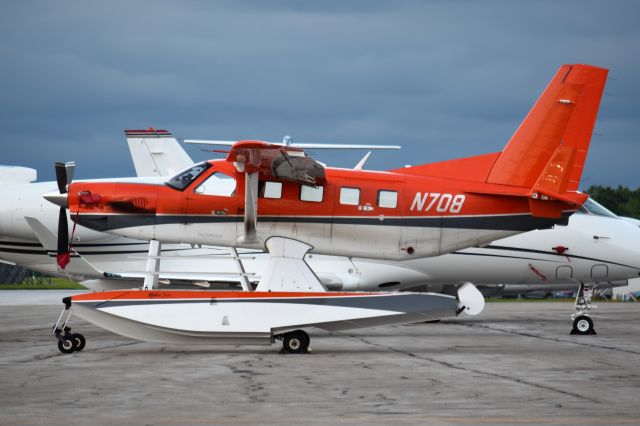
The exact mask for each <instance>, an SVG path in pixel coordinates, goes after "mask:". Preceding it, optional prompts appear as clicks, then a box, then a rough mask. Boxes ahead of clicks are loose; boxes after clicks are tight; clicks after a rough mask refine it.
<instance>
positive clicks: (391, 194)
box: [378, 190, 398, 209]
mask: <svg viewBox="0 0 640 426" xmlns="http://www.w3.org/2000/svg"><path fill="white" fill-rule="evenodd" d="M378 207H385V208H388V209H395V208H396V207H398V193H397V192H396V191H384V190H382V191H378Z"/></svg>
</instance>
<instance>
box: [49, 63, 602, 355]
mask: <svg viewBox="0 0 640 426" xmlns="http://www.w3.org/2000/svg"><path fill="white" fill-rule="evenodd" d="M606 76H607V70H606V69H602V68H597V67H593V66H589V65H564V66H562V67H561V68H560V69H559V70H558V72H557V73H556V75H555V76H554V78H553V79H552V80H551V82H550V83H549V85H548V86H547V88H546V89H545V91H544V92H543V94H542V95H541V97H540V98H539V99H538V101H537V102H536V104H535V105H534V107H533V109H532V110H531V111H530V112H529V114H528V115H527V117H526V118H525V120H524V121H523V122H522V124H521V125H520V127H519V128H518V129H517V131H516V132H515V134H514V135H513V137H512V138H511V140H510V141H509V143H508V144H507V146H506V147H505V148H504V150H503V151H501V152H498V153H492V154H485V155H480V156H476V157H469V158H463V159H458V160H452V161H444V162H439V163H432V164H425V165H421V166H415V167H407V168H402V169H396V170H389V171H364V170H351V169H348V170H347V169H339V168H330V167H325V166H324V165H323V164H321V163H319V162H317V161H316V160H314V159H313V158H311V157H310V156H308V155H307V154H306V153H305V151H304V148H310V147H309V146H307V147H302V146H295V145H293V144H285V143H283V144H276V143H268V142H263V141H254V140H248V141H239V142H233V143H230V144H229V145H230V147H229V151H227V156H226V158H225V159H222V160H211V161H206V162H203V163H199V164H196V165H194V166H192V167H189V168H188V169H186V170H184V171H182V172H180V173H178V174H177V175H176V176H175V177H173V178H171V179H169V180H168V181H167V182H166V183H165V184H164V185H158V184H131V183H122V182H99V183H96V182H77V183H71V179H70V177H69V176H70V175H71V174H72V170H73V167H72V166H69V165H65V164H62V163H57V164H56V176H57V180H58V187H59V193H51V194H47V195H45V198H46V199H48V200H49V201H52V202H54V203H56V204H58V205H60V206H61V210H60V226H61V227H62V228H66V226H67V222H66V212H65V208H68V209H69V214H70V216H71V218H72V220H74V221H75V222H76V223H78V224H80V225H83V226H85V227H87V228H91V229H94V230H97V231H103V232H110V233H113V234H116V235H122V236H125V237H131V238H139V239H146V240H150V241H151V242H150V246H149V247H150V248H149V258H148V263H147V272H148V277H146V278H145V284H144V287H143V289H142V290H139V291H128V292H127V291H125V292H122V291H114V292H104V293H96V294H90V295H80V296H73V297H71V298H67V299H65V306H66V307H67V308H68V307H71V306H74V307H75V310H76V312H77V314H78V315H79V316H80V317H82V318H84V319H86V320H88V321H90V322H93V323H94V324H96V325H98V326H101V327H104V328H106V329H108V330H112V331H114V332H116V333H119V334H123V335H125V336H130V337H133V338H136V339H140V340H146V341H157V342H167V343H180V342H185V341H189V342H194V341H200V342H203V343H206V342H211V341H218V342H221V343H239V342H240V341H244V342H251V343H253V342H254V341H255V339H257V340H260V339H261V338H262V339H264V340H266V341H267V342H271V341H272V339H275V338H282V339H283V342H284V350H285V351H286V352H297V351H301V352H304V351H306V349H307V347H308V345H309V337H308V335H307V334H306V332H304V331H303V330H302V328H308V327H318V328H326V329H330V330H342V329H350V328H361V327H369V326H373V325H383V324H398V323H407V322H415V321H419V320H421V319H436V318H442V317H446V316H455V315H457V314H459V313H461V312H464V311H467V313H470V314H476V313H478V312H480V311H481V310H482V308H483V306H484V299H483V298H482V296H481V294H480V293H479V292H478V290H477V289H476V288H475V287H474V286H473V285H472V284H471V283H469V284H468V285H466V286H464V287H462V288H461V289H460V290H459V291H458V300H456V299H455V298H453V297H451V296H446V295H439V294H430V293H426V294H425V293H358V292H344V293H333V292H327V291H326V289H325V288H324V287H323V286H322V284H321V283H320V281H319V280H318V278H317V277H316V276H315V274H314V273H313V271H312V270H311V269H310V268H309V266H308V265H307V264H306V262H305V261H304V256H305V255H306V254H307V253H308V252H312V253H318V254H332V255H339V256H347V257H355V256H357V257H364V258H372V259H384V260H406V259H418V258H426V257H430V256H437V255H440V254H444V253H449V252H452V251H455V250H459V249H463V248H467V247H472V246H480V245H484V244H488V243H489V242H491V241H494V240H496V239H500V238H504V237H507V236H510V235H515V234H518V233H522V232H527V231H530V230H533V229H540V228H549V227H551V226H553V225H554V224H566V223H567V220H568V217H569V215H571V214H572V213H573V212H575V211H576V210H577V209H579V208H580V207H581V206H582V204H583V203H584V202H585V201H586V199H587V198H588V196H587V195H586V194H582V193H580V192H578V185H579V181H580V177H581V174H582V169H583V165H584V162H585V159H586V154H587V151H588V148H589V143H590V140H591V134H592V131H593V127H594V123H595V119H596V116H597V111H598V107H599V104H600V99H601V97H602V92H603V90H604V85H605V81H606ZM212 179H215V180H216V181H217V184H211V182H212V181H211V180H212ZM220 181H225V182H227V184H226V185H219V182H220ZM221 188H222V190H221ZM58 235H59V236H62V237H59V238H60V240H59V247H58V260H59V263H60V265H61V266H64V264H65V263H66V262H68V259H69V256H70V248H69V240H68V231H66V229H60V230H59V232H58ZM161 242H168V243H191V244H208V245H217V246H228V247H231V248H232V253H236V252H235V249H236V248H254V249H266V250H267V251H268V253H269V261H268V262H267V266H266V268H265V271H264V272H263V273H262V274H261V279H260V282H259V284H258V286H257V288H256V290H255V291H254V292H251V291H250V290H251V288H250V287H249V284H248V280H247V279H246V273H245V272H244V271H243V270H242V266H241V265H239V274H240V275H241V276H244V277H245V279H244V280H243V289H244V290H245V291H244V292H234V293H215V292H205V293H201V292H175V291H170V290H156V288H157V281H158V280H157V277H158V270H159V262H160V256H159V254H160V247H161ZM235 257H237V254H236V256H235ZM63 314H64V311H63ZM69 315H70V313H69ZM62 317H63V315H61V317H60V319H59V321H58V323H60V322H61V319H62ZM67 319H68V316H67ZM65 324H66V321H64V322H63V325H62V326H60V325H57V326H56V327H55V330H56V331H57V332H56V334H57V336H58V338H59V346H60V347H61V350H63V349H67V350H72V351H73V350H74V348H76V349H77V348H78V347H79V346H83V345H84V343H83V342H79V341H77V340H78V338H73V335H72V334H70V333H68V331H66V329H67V328H68V327H66V326H65ZM243 339H246V340H243Z"/></svg>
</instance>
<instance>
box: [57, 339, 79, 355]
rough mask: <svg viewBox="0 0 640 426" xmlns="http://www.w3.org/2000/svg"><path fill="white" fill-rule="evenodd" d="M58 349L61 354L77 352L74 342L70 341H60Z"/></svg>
mask: <svg viewBox="0 0 640 426" xmlns="http://www.w3.org/2000/svg"><path fill="white" fill-rule="evenodd" d="M58 349H60V352H62V353H63V354H70V353H72V352H73V351H75V350H76V349H75V344H74V343H73V340H68V339H64V340H58Z"/></svg>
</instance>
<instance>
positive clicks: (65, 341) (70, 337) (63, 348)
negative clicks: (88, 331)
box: [53, 298, 87, 354]
mask: <svg viewBox="0 0 640 426" xmlns="http://www.w3.org/2000/svg"><path fill="white" fill-rule="evenodd" d="M65 299H67V298H65ZM65 299H63V302H64V304H65V308H64V310H63V311H62V313H61V314H60V316H59V317H58V321H57V322H56V324H55V325H54V326H53V335H54V336H56V339H58V349H59V350H60V352H62V353H63V354H70V353H72V352H75V351H78V352H79V351H81V350H83V349H84V347H85V345H86V344H87V340H86V339H85V338H84V336H83V335H82V334H80V333H71V327H68V326H67V324H68V323H69V318H71V301H70V300H65ZM65 311H69V313H68V314H67V318H66V319H65V320H64V322H62V325H60V322H61V321H62V318H63V317H64V313H65Z"/></svg>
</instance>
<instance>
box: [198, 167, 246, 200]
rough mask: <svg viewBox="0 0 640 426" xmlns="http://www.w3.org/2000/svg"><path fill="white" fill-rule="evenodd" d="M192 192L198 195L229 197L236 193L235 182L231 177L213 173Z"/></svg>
mask: <svg viewBox="0 0 640 426" xmlns="http://www.w3.org/2000/svg"><path fill="white" fill-rule="evenodd" d="M194 192H195V193H196V194H200V195H217V196H218V197H231V196H232V195H234V194H235V193H236V180H235V179H234V178H233V177H232V176H229V175H226V174H224V173H221V172H215V173H213V174H212V175H211V176H209V177H208V178H207V179H206V180H205V181H204V182H202V183H201V184H200V185H198V187H197V188H196V189H195V191H194Z"/></svg>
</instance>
